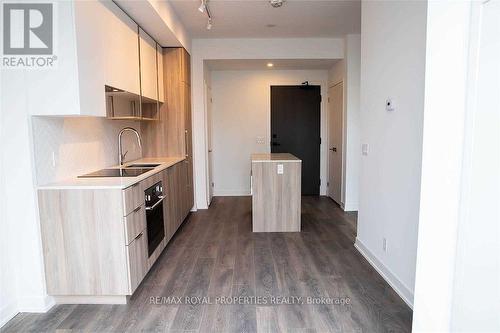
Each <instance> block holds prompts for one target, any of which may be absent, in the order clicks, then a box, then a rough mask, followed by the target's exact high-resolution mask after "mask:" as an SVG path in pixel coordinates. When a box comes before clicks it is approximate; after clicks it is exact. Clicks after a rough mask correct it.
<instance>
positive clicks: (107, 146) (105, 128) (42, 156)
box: [32, 117, 140, 185]
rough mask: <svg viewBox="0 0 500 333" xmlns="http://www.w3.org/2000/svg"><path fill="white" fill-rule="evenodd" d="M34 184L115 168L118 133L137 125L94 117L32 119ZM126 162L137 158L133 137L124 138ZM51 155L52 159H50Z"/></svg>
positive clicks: (128, 135)
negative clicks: (105, 168)
mask: <svg viewBox="0 0 500 333" xmlns="http://www.w3.org/2000/svg"><path fill="white" fill-rule="evenodd" d="M32 123H33V144H34V156H35V167H36V184H38V185H44V184H48V183H52V182H56V181H60V180H64V179H67V178H71V177H75V176H78V175H82V174H85V173H88V172H91V171H95V170H98V169H102V168H104V167H108V166H114V165H117V164H118V133H119V132H120V130H121V129H122V128H124V127H127V126H128V127H133V128H135V129H136V130H138V131H139V132H140V128H139V123H138V122H131V121H117V120H108V119H105V118H96V117H33V119H32ZM122 146H123V152H126V151H128V153H127V156H126V158H125V161H130V160H134V159H137V158H140V149H139V147H138V145H137V139H136V136H135V135H134V134H133V133H131V132H125V133H124V134H123V141H122ZM53 154H54V159H53V157H52V156H53Z"/></svg>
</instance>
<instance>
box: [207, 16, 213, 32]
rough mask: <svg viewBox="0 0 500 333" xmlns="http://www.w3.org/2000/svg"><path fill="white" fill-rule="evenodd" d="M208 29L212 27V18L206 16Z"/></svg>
mask: <svg viewBox="0 0 500 333" xmlns="http://www.w3.org/2000/svg"><path fill="white" fill-rule="evenodd" d="M210 29H212V19H211V18H208V21H207V30H210Z"/></svg>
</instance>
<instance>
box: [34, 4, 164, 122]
mask: <svg viewBox="0 0 500 333" xmlns="http://www.w3.org/2000/svg"><path fill="white" fill-rule="evenodd" d="M57 10H58V13H59V15H56V16H54V19H55V20H56V22H55V23H54V24H55V25H57V26H59V27H64V29H62V28H61V29H55V31H54V32H55V33H56V34H57V35H56V36H55V39H56V40H57V41H58V43H57V48H55V51H54V52H55V53H54V56H55V58H54V59H55V66H54V67H53V68H50V70H43V71H29V73H28V72H27V73H26V89H27V92H28V95H29V96H30V103H28V105H27V107H28V110H29V113H30V114H32V115H45V116H65V115H68V116H69V115H76V116H98V117H110V118H113V119H137V120H148V119H154V120H156V119H157V114H158V105H157V104H158V103H157V100H159V97H160V96H159V94H158V89H159V82H158V70H159V71H160V72H162V69H161V67H159V66H161V64H160V63H159V62H158V60H157V59H158V57H157V43H156V42H155V41H154V40H152V38H151V37H149V36H148V35H147V34H146V33H145V32H144V31H142V32H140V31H139V26H138V25H137V24H136V23H135V22H134V21H133V20H132V19H131V18H130V17H129V16H128V15H127V14H126V13H124V12H123V11H122V10H121V9H120V8H119V7H118V6H117V5H116V4H115V3H114V2H112V1H62V2H59V3H58V6H57ZM139 34H140V37H141V38H139ZM139 47H142V51H141V53H140V52H139ZM140 54H141V57H140V56H139V55H140ZM140 62H142V64H141V65H142V67H144V71H143V72H142V75H141V72H140ZM141 79H142V80H143V82H141ZM106 86H107V87H110V88H114V89H116V92H123V93H124V94H123V95H124V96H125V98H124V99H123V100H121V101H122V102H123V103H122V106H123V105H127V106H128V107H127V108H126V109H123V108H119V106H120V105H119V104H120V101H117V100H116V99H115V104H114V108H113V109H112V110H114V112H109V110H110V105H112V104H111V103H110V102H109V98H107V97H106V96H107V94H106V92H105V87H106ZM141 92H142V93H143V94H144V98H143V101H144V103H146V105H144V107H143V108H141V105H139V104H140V102H141V98H140V96H141ZM131 105H132V106H131Z"/></svg>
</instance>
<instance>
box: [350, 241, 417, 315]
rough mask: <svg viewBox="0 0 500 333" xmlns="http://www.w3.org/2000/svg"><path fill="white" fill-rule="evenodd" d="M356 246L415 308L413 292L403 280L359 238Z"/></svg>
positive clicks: (405, 300) (393, 287)
mask: <svg viewBox="0 0 500 333" xmlns="http://www.w3.org/2000/svg"><path fill="white" fill-rule="evenodd" d="M354 247H355V248H356V249H357V250H358V251H359V253H361V255H362V256H363V257H364V258H365V259H366V261H368V263H370V265H371V266H372V267H373V268H375V270H376V271H377V272H378V273H379V274H380V276H382V278H383V279H384V280H385V281H386V282H387V283H388V284H389V285H390V286H391V287H392V289H394V291H395V292H396V293H397V294H398V295H399V296H400V297H401V298H402V299H403V301H404V302H405V303H406V304H407V305H408V306H409V307H410V308H411V309H412V310H413V292H412V291H411V289H410V288H408V287H407V286H406V285H405V284H404V283H403V281H401V280H400V279H398V277H397V276H396V275H395V274H394V273H393V272H392V271H391V270H390V269H389V268H388V267H387V266H386V265H384V264H383V263H382V261H380V260H379V259H378V258H377V256H375V254H373V253H372V252H371V251H370V250H369V249H368V248H367V247H366V246H365V245H364V244H363V243H362V242H361V241H360V240H359V239H358V238H356V242H355V243H354Z"/></svg>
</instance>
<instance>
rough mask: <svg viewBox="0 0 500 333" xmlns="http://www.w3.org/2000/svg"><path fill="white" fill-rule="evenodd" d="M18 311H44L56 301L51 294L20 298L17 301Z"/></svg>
mask: <svg viewBox="0 0 500 333" xmlns="http://www.w3.org/2000/svg"><path fill="white" fill-rule="evenodd" d="M18 304H19V312H37V313H45V312H47V311H49V310H50V309H51V308H52V307H53V306H54V305H55V304H56V302H55V301H54V298H53V297H52V296H48V295H45V296H35V297H26V298H22V299H20V300H19V302H18Z"/></svg>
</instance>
